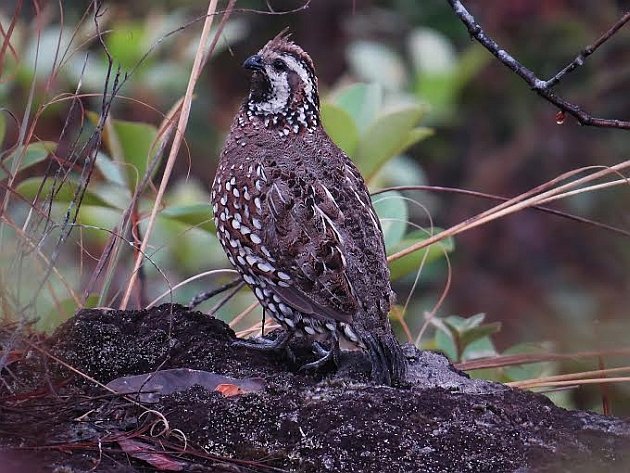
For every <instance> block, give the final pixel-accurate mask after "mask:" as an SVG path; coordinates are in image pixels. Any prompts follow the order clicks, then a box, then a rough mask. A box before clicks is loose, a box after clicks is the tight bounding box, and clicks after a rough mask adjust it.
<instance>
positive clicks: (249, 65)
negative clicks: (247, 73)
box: [243, 54, 265, 71]
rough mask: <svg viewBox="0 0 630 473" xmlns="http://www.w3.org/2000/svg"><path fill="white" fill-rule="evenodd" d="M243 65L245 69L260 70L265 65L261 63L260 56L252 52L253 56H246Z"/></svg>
mask: <svg viewBox="0 0 630 473" xmlns="http://www.w3.org/2000/svg"><path fill="white" fill-rule="evenodd" d="M243 67H244V68H245V69H251V70H252V71H260V70H262V69H263V68H264V67H265V66H264V64H263V60H262V57H261V56H260V54H254V55H253V56H250V57H248V58H247V59H246V60H245V62H244V63H243Z"/></svg>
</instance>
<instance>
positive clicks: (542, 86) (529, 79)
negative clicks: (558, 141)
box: [447, 0, 630, 130]
mask: <svg viewBox="0 0 630 473" xmlns="http://www.w3.org/2000/svg"><path fill="white" fill-rule="evenodd" d="M447 1H448V3H449V5H450V6H451V7H452V8H453V11H454V12H455V15H457V17H458V18H459V19H460V20H461V21H462V23H464V25H466V28H467V29H468V32H469V33H470V35H471V36H472V37H473V38H475V39H476V40H477V41H478V42H479V43H480V44H481V45H482V46H483V47H484V48H486V49H487V50H488V51H489V52H490V53H491V54H492V55H493V56H495V57H496V58H497V59H498V60H499V61H501V62H502V63H503V64H504V65H505V66H506V67H508V68H509V69H510V70H511V71H513V72H514V73H515V74H517V75H518V76H519V77H520V78H521V79H523V80H524V81H525V82H526V83H527V84H529V86H530V87H531V88H532V90H533V91H534V92H536V93H537V94H538V95H540V96H541V97H542V98H544V99H545V100H547V101H548V102H550V103H552V104H554V105H555V106H556V107H558V108H559V109H560V110H561V112H564V113H568V114H569V115H571V116H573V117H575V119H576V120H577V121H578V123H580V124H581V125H587V126H595V127H601V128H620V129H624V130H630V121H623V120H617V119H609V118H598V117H594V116H592V115H590V114H589V113H588V112H586V111H584V110H582V109H581V108H580V107H579V106H578V105H575V104H574V103H571V102H569V101H567V100H565V99H563V98H562V97H560V96H559V95H557V94H555V93H553V92H552V90H551V89H552V88H553V87H554V86H556V85H557V84H558V83H559V82H560V81H561V80H562V79H563V78H564V77H565V76H566V75H567V74H569V73H570V72H572V71H573V70H575V69H577V68H578V67H580V66H581V65H583V64H584V61H585V60H586V58H587V57H588V56H590V55H591V54H593V53H594V52H595V51H596V50H597V49H598V48H599V47H600V46H601V45H602V44H604V43H605V42H606V41H607V40H608V39H610V38H611V37H612V36H613V35H614V34H615V33H616V32H617V31H619V30H620V29H621V28H622V27H623V26H624V25H625V24H626V23H627V22H628V21H630V11H628V12H626V13H625V14H624V15H623V16H622V17H621V18H620V19H619V20H618V21H617V22H616V23H615V24H614V25H613V26H612V27H611V28H610V29H609V30H608V31H606V32H605V33H604V34H603V35H602V36H600V37H599V39H597V41H595V42H594V43H593V44H590V45H588V46H586V47H585V48H584V49H583V50H582V51H581V52H580V53H579V54H578V55H577V56H576V58H575V59H574V60H573V61H571V62H570V63H569V64H568V65H567V66H566V67H564V68H563V69H562V70H560V72H558V73H557V74H556V75H555V76H553V77H552V78H551V79H549V80H546V81H545V80H542V79H539V78H538V76H536V74H535V73H534V72H533V71H531V70H530V69H528V68H527V67H525V66H523V65H522V64H521V63H520V62H518V61H517V60H516V59H515V58H514V57H513V56H512V55H511V54H510V53H508V52H507V51H506V50H505V49H503V48H502V47H501V46H499V44H497V42H496V41H494V40H493V39H492V38H490V36H488V35H487V34H486V32H485V31H484V30H483V28H482V27H481V25H479V23H477V21H476V20H475V18H474V17H473V16H472V15H471V14H470V12H469V11H468V10H467V9H466V7H464V5H462V3H461V2H460V1H459V0H447Z"/></svg>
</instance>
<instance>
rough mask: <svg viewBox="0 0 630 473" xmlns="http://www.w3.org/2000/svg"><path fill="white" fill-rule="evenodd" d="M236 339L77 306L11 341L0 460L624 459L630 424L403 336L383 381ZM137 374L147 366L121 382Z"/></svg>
mask: <svg viewBox="0 0 630 473" xmlns="http://www.w3.org/2000/svg"><path fill="white" fill-rule="evenodd" d="M7 333H10V332H7ZM273 335H274V334H272V337H273ZM234 339H235V337H234V333H233V332H232V330H231V329H230V328H229V327H228V326H227V325H225V324H224V323H223V322H221V321H219V320H216V319H213V318H212V317H209V316H207V315H204V314H202V313H200V312H190V311H188V310H187V309H186V308H184V307H182V306H177V305H162V306H160V307H157V308H153V309H150V310H144V311H115V310H104V309H91V310H83V311H80V312H79V313H78V314H77V315H76V316H75V317H73V318H72V319H71V320H69V321H68V322H66V323H65V324H64V325H63V326H61V327H60V328H59V329H58V330H57V332H56V333H55V334H54V335H53V336H52V337H50V338H48V339H37V338H24V339H22V340H21V341H19V342H15V343H13V345H12V347H13V350H12V351H11V352H10V353H9V358H8V364H7V366H6V368H5V369H4V370H3V372H2V380H3V381H4V382H3V384H2V386H0V396H1V397H0V471H1V472H3V473H12V472H20V473H22V472H24V473H30V472H55V473H72V472H77V473H78V472H88V471H89V472H108V473H110V472H114V473H118V472H121V473H122V472H151V471H191V472H192V471H195V472H232V473H234V472H284V471H288V472H305V473H309V472H331V473H332V472H344V473H346V472H414V473H416V472H466V471H470V472H499V473H500V472H562V471H567V472H569V471H570V472H607V471H611V472H624V471H630V422H629V421H627V420H621V419H615V418H611V417H604V416H600V415H597V414H593V413H588V412H579V411H566V410H563V409H561V408H558V407H556V406H555V405H554V404H552V403H551V402H550V401H549V400H548V399H547V398H545V397H544V396H541V395H537V394H533V393H529V392H524V391H520V390H516V389H510V388H507V387H505V386H503V385H500V384H495V383H490V382H486V381H482V380H474V379H470V378H469V377H468V376H467V375H466V374H465V373H462V372H459V371H457V370H456V369H454V368H453V367H452V366H451V365H450V364H449V362H448V360H447V359H446V358H444V357H443V356H442V355H440V354H437V353H431V352H420V351H417V350H416V349H415V348H413V347H411V346H406V347H405V352H406V354H407V357H408V360H409V363H410V379H409V385H408V386H402V387H395V388H391V387H385V386H376V385H373V384H370V383H369V381H368V369H369V365H368V363H367V360H366V359H365V358H364V356H363V355H362V354H361V353H359V352H345V353H344V354H343V355H342V357H341V360H340V366H339V368H338V369H335V368H334V367H330V368H329V369H327V370H323V371H320V372H318V373H305V372H301V371H300V370H299V366H301V365H302V364H303V363H304V362H306V361H312V359H313V355H312V354H311V349H310V347H308V346H306V345H305V344H304V342H302V341H300V340H298V341H296V342H294V343H292V345H291V352H292V354H293V356H294V359H291V357H289V356H288V354H287V353H265V352H260V351H257V350H252V349H251V348H246V347H242V346H238V345H234V344H233V341H234ZM2 343H3V345H4V346H6V343H7V341H6V340H4V341H2ZM16 344H17V345H16ZM183 368H186V369H183ZM191 370H202V371H201V372H200V371H191ZM143 373H154V376H153V377H150V378H149V379H146V378H127V377H128V376H130V375H138V374H143ZM138 379H140V381H138ZM110 382H112V383H111V384H110V386H111V387H115V388H116V389H117V390H118V391H120V389H121V388H120V387H121V386H142V390H143V391H146V390H149V391H152V393H151V394H150V395H148V397H142V396H138V395H137V394H135V393H134V394H129V395H126V396H125V395H123V394H121V393H120V392H118V393H112V392H111V391H109V390H107V389H105V388H104V387H103V386H102V384H104V383H110ZM138 382H140V384H137V383H138ZM99 383H100V384H99ZM134 383H136V384H134ZM147 387H149V388H150V389H147ZM138 389H139V388H138V387H135V388H133V390H135V391H137V390H138ZM139 401H142V402H139Z"/></svg>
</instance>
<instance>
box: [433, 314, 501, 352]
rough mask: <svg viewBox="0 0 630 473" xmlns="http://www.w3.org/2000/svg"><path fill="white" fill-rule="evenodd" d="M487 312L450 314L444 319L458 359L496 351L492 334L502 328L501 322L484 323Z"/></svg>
mask: <svg viewBox="0 0 630 473" xmlns="http://www.w3.org/2000/svg"><path fill="white" fill-rule="evenodd" d="M485 317H486V315H485V314H476V315H473V316H471V317H466V318H464V317H459V316H457V315H450V316H448V317H445V318H443V319H442V322H443V324H444V327H446V328H447V330H448V331H449V333H450V336H451V338H452V340H453V342H454V344H455V347H456V351H457V359H458V360H464V359H472V358H479V357H481V356H489V355H492V354H495V353H496V350H495V349H494V344H493V343H492V340H491V339H490V335H492V334H493V333H496V332H498V331H499V330H501V323H500V322H493V323H489V324H482V322H483V320H484V319H485Z"/></svg>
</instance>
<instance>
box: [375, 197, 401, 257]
mask: <svg viewBox="0 0 630 473" xmlns="http://www.w3.org/2000/svg"><path fill="white" fill-rule="evenodd" d="M372 204H373V205H374V210H376V214H377V215H378V218H379V220H380V221H381V227H382V228H383V237H384V238H385V247H386V248H391V247H393V246H394V245H396V244H397V243H398V242H399V241H400V240H401V239H402V237H403V235H404V234H405V231H406V230H407V219H408V217H409V215H408V210H407V202H406V201H405V199H404V198H403V196H402V195H401V194H400V193H399V192H388V193H387V194H385V195H377V196H375V197H374V199H373V201H372Z"/></svg>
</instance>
